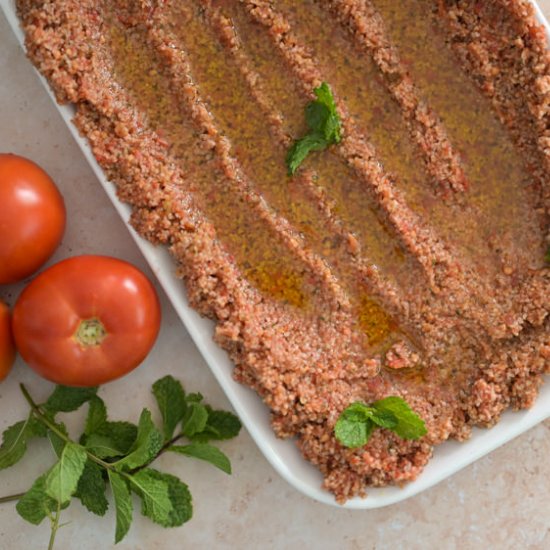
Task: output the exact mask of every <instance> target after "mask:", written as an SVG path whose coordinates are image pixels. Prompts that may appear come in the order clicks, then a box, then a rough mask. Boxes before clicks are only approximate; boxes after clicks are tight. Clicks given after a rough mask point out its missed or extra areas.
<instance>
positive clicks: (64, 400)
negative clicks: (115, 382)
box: [43, 386, 97, 413]
mask: <svg viewBox="0 0 550 550" xmlns="http://www.w3.org/2000/svg"><path fill="white" fill-rule="evenodd" d="M96 393H97V388H73V387H70V386H56V387H55V390H54V391H53V393H52V394H51V395H50V397H49V398H48V400H47V401H46V403H44V405H43V406H44V408H45V409H46V410H48V411H51V412H54V413H56V412H72V411H76V409H78V408H80V407H81V406H82V405H83V404H84V403H86V402H87V401H89V400H90V399H91V398H92V397H93V396H94V395H95V394H96Z"/></svg>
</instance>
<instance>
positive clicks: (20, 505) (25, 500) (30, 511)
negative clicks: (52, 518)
mask: <svg viewBox="0 0 550 550" xmlns="http://www.w3.org/2000/svg"><path fill="white" fill-rule="evenodd" d="M56 508H57V502H56V501H55V500H54V499H53V498H51V497H49V496H48V495H47V494H46V474H43V475H41V476H40V477H39V478H38V479H37V480H36V481H35V482H34V483H33V484H32V486H31V488H30V489H29V490H28V491H27V492H26V493H25V494H24V495H23V496H22V497H21V498H20V499H19V501H18V502H17V504H16V506H15V509H16V510H17V513H18V514H19V515H20V516H21V517H22V518H23V519H24V520H26V521H28V522H29V523H32V524H33V525H40V523H42V520H43V519H44V518H45V517H46V516H48V515H50V514H51V513H52V512H53V511H54V510H55V509H56Z"/></svg>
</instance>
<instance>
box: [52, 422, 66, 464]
mask: <svg viewBox="0 0 550 550" xmlns="http://www.w3.org/2000/svg"><path fill="white" fill-rule="evenodd" d="M50 422H51V423H52V424H54V426H55V427H56V428H57V429H58V430H59V431H60V432H61V433H62V434H64V435H67V434H68V432H67V428H66V426H65V424H63V423H62V422H55V421H54V420H50ZM48 439H49V440H50V443H51V445H52V448H53V450H54V453H55V454H56V455H57V458H60V457H61V454H62V453H63V449H64V448H65V440H64V439H63V438H62V437H60V436H58V435H57V434H56V433H55V432H52V431H51V430H48Z"/></svg>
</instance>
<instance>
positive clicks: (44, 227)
mask: <svg viewBox="0 0 550 550" xmlns="http://www.w3.org/2000/svg"><path fill="white" fill-rule="evenodd" d="M65 218H66V214H65V204H64V202H63V197H62V196H61V194H60V193H59V191H58V190H57V187H56V186H55V183H54V182H53V181H52V180H51V178H50V177H49V176H48V174H46V172H44V170H42V168H40V167H39V166H38V165H36V164H35V163H34V162H31V161H30V160H27V159H25V158H23V157H19V156H17V155H10V154H0V284H6V283H15V282H17V281H20V280H21V279H24V278H25V277H28V276H29V275H31V274H32V273H34V272H35V271H36V270H37V269H38V268H39V267H40V266H41V265H42V264H44V263H45V262H46V261H47V260H48V259H49V258H50V256H51V255H52V254H53V253H54V251H55V249H56V248H57V246H58V245H59V243H60V241H61V238H62V237H63V233H64V231H65Z"/></svg>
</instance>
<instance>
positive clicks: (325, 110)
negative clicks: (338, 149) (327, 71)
mask: <svg viewBox="0 0 550 550" xmlns="http://www.w3.org/2000/svg"><path fill="white" fill-rule="evenodd" d="M313 92H314V93H315V96H316V99H315V101H311V102H309V103H308V104H307V106H306V122H307V125H308V127H309V133H308V134H307V135H305V136H304V137H302V138H301V139H298V140H297V141H295V142H294V144H293V145H292V147H291V148H290V150H289V151H288V154H287V156H286V164H287V167H288V173H289V175H293V174H294V173H295V172H296V170H297V169H298V167H299V166H300V165H301V164H302V162H303V161H304V160H305V158H306V157H307V155H308V154H309V153H310V152H312V151H322V150H324V149H326V148H327V147H329V145H332V144H335V143H339V142H340V141H341V122H340V117H339V116H338V112H337V110H336V103H335V102H334V97H333V95H332V92H331V90H330V88H329V85H328V84H327V83H326V82H323V83H322V84H321V86H319V87H318V88H315V89H314V90H313Z"/></svg>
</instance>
